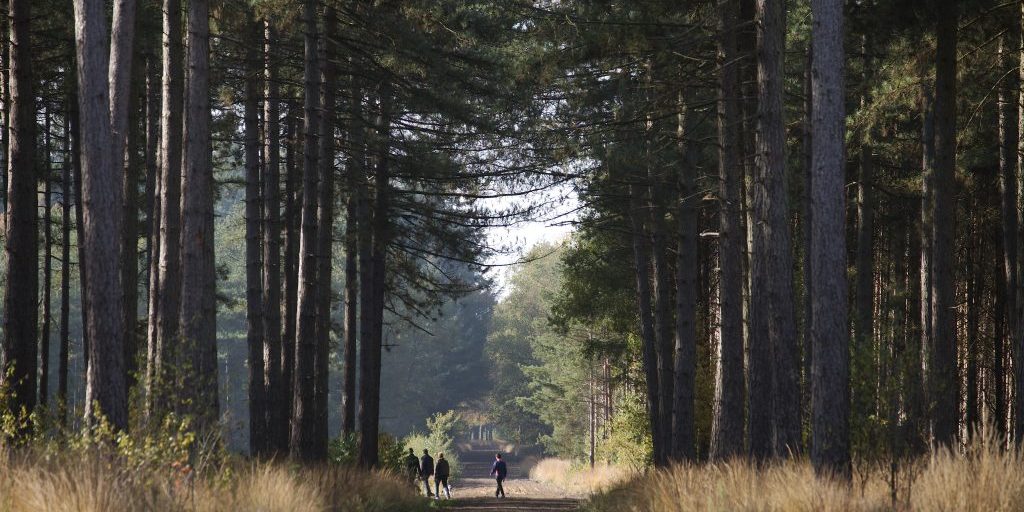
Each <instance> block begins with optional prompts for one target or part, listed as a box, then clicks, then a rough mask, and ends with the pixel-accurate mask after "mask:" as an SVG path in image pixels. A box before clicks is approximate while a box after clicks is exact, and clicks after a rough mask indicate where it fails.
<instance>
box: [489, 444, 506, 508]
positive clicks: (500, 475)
mask: <svg viewBox="0 0 1024 512" xmlns="http://www.w3.org/2000/svg"><path fill="white" fill-rule="evenodd" d="M491 476H493V477H494V479H495V480H496V481H497V483H498V488H497V489H495V490H494V497H495V498H504V497H505V488H504V487H502V486H501V483H502V482H504V481H505V477H506V476H508V465H506V464H505V461H503V460H501V454H500V453H495V454H494V465H493V466H491Z"/></svg>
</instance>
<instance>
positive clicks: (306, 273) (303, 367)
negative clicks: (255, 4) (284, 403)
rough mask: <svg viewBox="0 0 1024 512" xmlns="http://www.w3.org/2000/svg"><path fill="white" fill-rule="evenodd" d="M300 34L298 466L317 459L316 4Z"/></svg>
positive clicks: (310, 1)
mask: <svg viewBox="0 0 1024 512" xmlns="http://www.w3.org/2000/svg"><path fill="white" fill-rule="evenodd" d="M302 21H303V26H304V29H305V70H304V72H303V84H304V91H303V93H304V98H305V100H304V101H305V104H304V106H303V111H304V112H305V119H304V121H303V125H304V126H305V144H304V149H305V151H304V159H303V165H302V231H301V233H300V239H299V289H298V296H299V301H298V305H297V307H298V309H297V313H296V318H297V320H296V329H295V347H296V350H295V389H294V390H293V391H292V393H293V398H292V430H291V442H290V444H289V447H290V449H291V452H292V455H293V456H296V457H298V458H299V459H301V460H305V461H312V460H319V459H322V458H323V456H324V455H325V454H320V453H317V450H316V442H315V440H314V439H313V437H314V435H315V433H316V409H315V405H314V403H313V400H314V394H315V392H316V375H315V372H316V352H317V333H316V302H317V293H316V292H317V218H316V210H317V188H318V179H317V178H318V176H317V171H318V168H317V159H318V157H319V149H317V146H318V144H319V141H320V135H319V130H320V121H319V117H318V116H319V114H320V71H319V69H318V68H319V62H317V41H318V39H319V36H318V34H317V23H316V2H315V1H314V0H305V2H304V3H303V9H302Z"/></svg>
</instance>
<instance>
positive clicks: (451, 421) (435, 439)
mask: <svg viewBox="0 0 1024 512" xmlns="http://www.w3.org/2000/svg"><path fill="white" fill-rule="evenodd" d="M465 428H466V427H465V423H464V422H463V421H462V417H461V416H460V415H459V413H457V412H455V411H446V412H439V413H437V414H435V415H433V416H431V417H430V418H427V433H426V434H420V433H416V432H414V433H412V434H409V435H407V436H405V438H404V439H402V445H403V450H402V453H405V452H408V451H409V449H412V450H413V453H415V454H416V455H417V456H421V455H422V454H423V449H424V448H426V449H428V450H430V453H431V455H432V456H433V457H434V461H435V462H436V461H437V455H438V454H441V453H443V454H444V458H445V459H448V465H449V466H450V467H451V478H453V479H454V478H457V477H459V476H460V475H461V474H462V468H461V466H460V464H459V457H458V455H457V454H456V453H455V437H456V436H458V435H459V434H460V433H462V432H463V431H464V430H465Z"/></svg>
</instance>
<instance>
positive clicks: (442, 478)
mask: <svg viewBox="0 0 1024 512" xmlns="http://www.w3.org/2000/svg"><path fill="white" fill-rule="evenodd" d="M450 473H451V469H450V468H449V467H448V460H447V459H445V458H444V454H443V453H439V454H437V465H436V466H434V495H435V497H436V498H440V497H441V489H444V493H445V495H446V496H447V497H448V499H452V488H451V487H448V475H449V474H450Z"/></svg>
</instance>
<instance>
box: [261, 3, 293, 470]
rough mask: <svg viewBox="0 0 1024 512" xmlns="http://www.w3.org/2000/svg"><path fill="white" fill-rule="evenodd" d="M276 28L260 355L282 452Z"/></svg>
mask: <svg viewBox="0 0 1024 512" xmlns="http://www.w3.org/2000/svg"><path fill="white" fill-rule="evenodd" d="M276 47H277V31H276V30H275V28H274V26H273V25H272V24H271V22H270V20H265V21H264V51H263V59H264V60H263V66H264V73H265V78H266V80H265V83H264V91H265V93H264V96H265V97H264V108H265V111H264V116H263V122H264V128H263V136H264V137H265V140H264V147H263V160H264V161H263V164H264V167H263V230H264V231H263V336H264V343H263V358H264V377H263V380H264V383H265V385H266V389H267V411H266V414H267V443H268V448H270V449H272V450H276V451H284V450H285V449H286V448H287V443H285V442H282V440H283V439H285V438H286V437H287V434H288V429H287V426H288V415H289V411H288V410H287V409H285V408H284V407H283V406H282V404H283V402H284V396H283V395H284V392H285V386H284V383H283V382H282V381H281V141H280V135H281V122H280V117H281V110H280V101H279V96H280V87H279V85H278V83H277V80H278V77H277V63H276V62H275V60H276V57H277V55H276V53H274V52H275V50H276Z"/></svg>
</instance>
